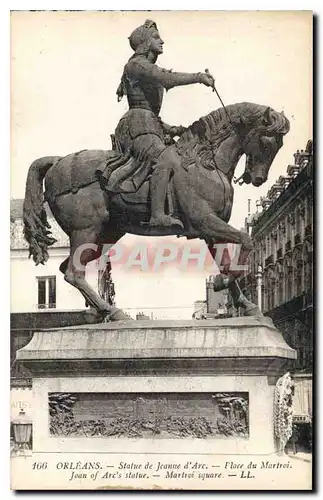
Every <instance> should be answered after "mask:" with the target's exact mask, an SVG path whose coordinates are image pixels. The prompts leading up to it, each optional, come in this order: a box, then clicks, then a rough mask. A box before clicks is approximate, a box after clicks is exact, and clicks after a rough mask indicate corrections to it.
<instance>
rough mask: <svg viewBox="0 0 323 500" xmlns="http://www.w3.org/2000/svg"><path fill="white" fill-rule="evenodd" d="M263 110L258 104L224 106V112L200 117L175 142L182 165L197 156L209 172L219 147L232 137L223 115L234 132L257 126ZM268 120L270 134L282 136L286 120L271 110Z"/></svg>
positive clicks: (220, 110)
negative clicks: (270, 122)
mask: <svg viewBox="0 0 323 500" xmlns="http://www.w3.org/2000/svg"><path fill="white" fill-rule="evenodd" d="M266 109H268V107H267V106H263V105H261V104H253V103H250V102H242V103H237V104H230V105H228V106H226V111H225V109H224V108H219V109H217V110H215V111H212V112H211V113H209V114H208V115H206V116H202V117H201V118H200V119H199V120H197V121H195V122H194V123H192V125H190V126H189V127H188V128H187V129H186V131H185V132H184V133H183V134H182V136H181V137H180V139H179V140H178V141H177V150H178V152H179V154H180V155H181V156H182V158H183V164H184V165H185V166H189V165H190V164H192V163H194V162H195V161H196V157H197V156H198V157H199V159H200V160H201V161H202V163H203V166H204V167H205V168H209V169H211V170H213V169H214V162H213V155H214V154H215V152H216V150H217V148H218V147H219V146H220V144H221V143H222V142H223V141H224V140H225V139H227V138H228V137H229V136H230V135H231V133H232V125H231V123H230V121H229V120H228V116H227V115H229V116H230V120H231V122H232V123H233V124H234V126H235V128H236V129H238V128H239V126H241V124H242V123H243V126H244V127H249V128H250V127H251V126H252V124H256V123H257V122H258V126H259V123H260V121H259V119H260V118H262V117H263V116H264V114H265V111H266ZM278 115H279V119H278V118H277V117H278ZM271 116H272V119H273V122H274V123H275V128H272V130H271V131H277V132H279V130H280V129H281V130H282V133H286V131H283V128H284V127H285V128H286V121H287V122H288V120H287V119H286V118H285V117H284V118H283V115H281V114H280V113H277V112H276V111H274V110H271ZM280 117H281V118H280ZM268 128H269V127H268Z"/></svg>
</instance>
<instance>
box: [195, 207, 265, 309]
mask: <svg viewBox="0 0 323 500" xmlns="http://www.w3.org/2000/svg"><path fill="white" fill-rule="evenodd" d="M201 229H202V230H203V235H205V234H206V237H205V236H204V238H205V241H206V243H207V245H208V248H209V251H210V253H211V255H212V258H213V259H214V260H217V264H218V265H219V267H220V273H221V274H219V275H217V276H216V277H215V280H214V291H220V290H224V289H226V288H228V289H229V290H230V293H231V297H232V300H233V304H234V306H235V307H236V308H240V307H242V308H243V309H244V311H245V315H246V316H259V315H261V311H260V309H259V308H258V307H257V305H256V304H254V303H253V302H251V301H250V300H248V299H247V298H246V296H245V295H244V294H243V293H242V291H241V288H240V286H239V284H238V282H237V281H236V280H237V278H239V277H240V276H241V275H243V274H244V271H245V265H246V263H247V258H248V255H249V253H250V251H251V249H252V248H253V244H252V240H251V238H250V237H249V235H248V234H247V233H243V232H241V231H238V230H237V229H235V228H233V227H232V226H230V225H229V224H227V223H226V222H224V221H222V220H221V219H220V218H219V217H217V216H216V215H214V214H210V215H208V217H207V218H205V219H204V223H203V224H202V228H201ZM229 243H231V244H232V243H234V244H237V245H240V255H239V258H237V257H236V258H235V259H232V258H231V255H230V252H229V248H226V244H229ZM218 250H221V252H220V255H219V253H218Z"/></svg>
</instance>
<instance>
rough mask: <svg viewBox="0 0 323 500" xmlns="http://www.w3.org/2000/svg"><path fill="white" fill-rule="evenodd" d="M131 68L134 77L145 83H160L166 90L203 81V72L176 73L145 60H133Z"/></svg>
mask: <svg viewBox="0 0 323 500" xmlns="http://www.w3.org/2000/svg"><path fill="white" fill-rule="evenodd" d="M131 70H132V74H133V75H134V76H135V77H137V78H139V79H141V80H143V81H145V82H147V83H155V84H156V83H157V84H159V85H162V86H163V87H164V88H165V89H166V90H169V89H171V88H173V87H178V86H180V85H190V84H192V83H204V82H203V73H177V72H173V71H171V70H170V71H169V70H166V69H162V68H159V67H158V66H156V64H152V63H150V62H149V61H147V60H141V61H134V62H133V64H132V68H131Z"/></svg>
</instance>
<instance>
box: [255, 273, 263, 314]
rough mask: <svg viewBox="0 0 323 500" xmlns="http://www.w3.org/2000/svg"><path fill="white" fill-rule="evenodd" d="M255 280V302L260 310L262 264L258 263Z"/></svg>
mask: <svg viewBox="0 0 323 500" xmlns="http://www.w3.org/2000/svg"><path fill="white" fill-rule="evenodd" d="M256 280H257V302H258V304H257V305H258V308H259V310H260V311H262V265H261V264H258V269H257V273H256Z"/></svg>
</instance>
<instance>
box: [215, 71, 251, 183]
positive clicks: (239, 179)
mask: <svg viewBox="0 0 323 500" xmlns="http://www.w3.org/2000/svg"><path fill="white" fill-rule="evenodd" d="M205 73H206V74H207V75H208V76H211V73H210V72H209V70H208V69H206V70H205ZM212 78H213V77H212ZM212 92H215V93H216V95H217V96H218V98H219V101H220V103H221V105H222V107H223V109H224V112H225V114H226V117H227V119H228V121H229V123H230V125H231V127H232V128H233V130H234V132H235V134H236V136H237V138H238V141H239V143H240V146H241V149H242V150H243V149H244V147H243V144H242V140H241V137H240V134H239V132H238V130H237V129H236V126H235V125H234V123H233V122H232V121H231V118H230V115H229V113H228V110H227V108H226V107H225V104H224V102H223V101H222V99H221V97H220V94H219V92H218V91H217V90H216V88H215V85H214V79H213V85H212ZM212 155H213V161H214V164H215V166H216V168H217V169H218V170H220V169H219V167H218V166H217V165H216V162H215V160H214V152H213V148H212ZM220 172H222V170H220ZM222 173H223V172H222ZM243 176H244V173H243V174H242V175H240V177H239V178H238V179H237V178H236V177H233V182H234V184H237V182H239V186H242V184H243V183H244V180H243ZM221 180H222V179H221ZM222 182H223V181H222Z"/></svg>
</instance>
